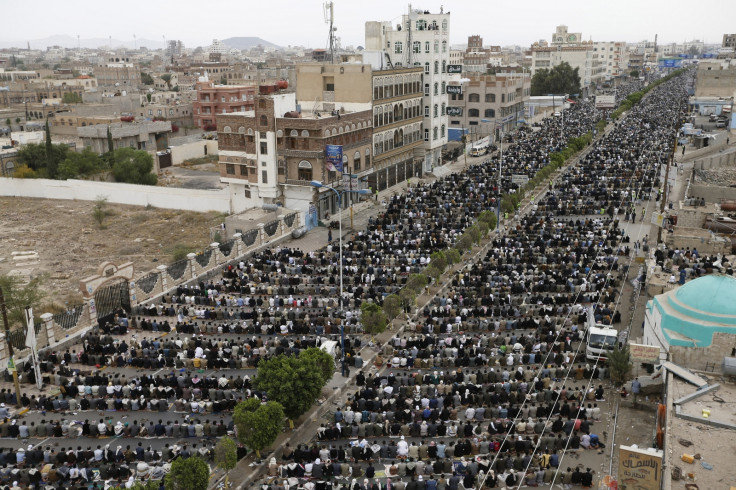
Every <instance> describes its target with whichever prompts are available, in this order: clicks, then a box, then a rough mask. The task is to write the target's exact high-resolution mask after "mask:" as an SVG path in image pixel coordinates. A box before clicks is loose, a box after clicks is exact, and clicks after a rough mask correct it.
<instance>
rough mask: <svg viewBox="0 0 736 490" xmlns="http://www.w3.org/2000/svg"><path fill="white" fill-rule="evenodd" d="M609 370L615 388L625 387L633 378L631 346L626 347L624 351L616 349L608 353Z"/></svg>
mask: <svg viewBox="0 0 736 490" xmlns="http://www.w3.org/2000/svg"><path fill="white" fill-rule="evenodd" d="M607 357H608V368H609V369H610V373H611V382H612V383H613V384H614V386H617V387H620V386H623V384H624V383H626V382H627V381H628V380H629V377H630V376H631V354H630V352H629V346H628V345H625V346H624V348H623V349H619V348H618V346H616V349H614V350H613V351H611V352H609V353H608V356H607Z"/></svg>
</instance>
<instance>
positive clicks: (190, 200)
mask: <svg viewBox="0 0 736 490" xmlns="http://www.w3.org/2000/svg"><path fill="white" fill-rule="evenodd" d="M0 196H12V197H37V198H43V199H69V200H80V201H94V200H96V199H97V198H98V196H105V197H107V200H108V202H112V203H117V204H131V205H134V206H147V205H149V204H150V205H151V206H154V207H157V208H166V209H180V210H183V211H198V212H206V211H219V212H221V213H228V214H229V213H230V193H229V191H228V189H218V190H198V189H181V188H173V187H157V186H147V185H134V184H120V183H116V182H91V181H87V180H48V179H10V178H0Z"/></svg>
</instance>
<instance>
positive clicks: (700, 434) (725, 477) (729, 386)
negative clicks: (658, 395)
mask: <svg viewBox="0 0 736 490" xmlns="http://www.w3.org/2000/svg"><path fill="white" fill-rule="evenodd" d="M710 378H711V379H710V383H711V384H715V383H720V388H719V389H718V390H715V391H711V392H709V393H706V394H704V395H702V396H700V397H698V398H695V399H694V400H691V401H689V402H687V403H683V404H682V405H680V407H681V411H682V413H684V414H687V415H691V416H694V417H697V418H698V419H701V420H703V421H706V420H713V421H718V422H725V423H728V424H734V425H736V412H734V410H733V406H734V403H736V385H735V384H733V383H726V382H724V381H723V379H715V377H714V376H711V377H710ZM718 378H720V376H718ZM695 391H696V388H695V387H694V386H693V385H691V384H689V383H687V382H686V381H683V380H682V379H680V378H678V377H677V376H674V377H673V383H672V393H671V394H670V396H672V397H673V399H674V400H677V399H679V398H682V397H684V396H687V395H689V394H691V393H694V392H695ZM721 400H722V402H721ZM703 410H709V411H710V415H709V416H708V417H707V418H705V417H704V416H703ZM668 416H669V417H670V418H671V424H669V430H670V437H669V441H670V447H669V448H668V451H667V455H666V459H667V460H668V461H667V465H666V467H665V468H666V469H665V472H666V473H665V475H664V478H665V479H669V478H670V471H671V470H672V469H673V468H674V467H675V466H679V467H680V468H681V469H682V474H683V475H687V474H688V473H694V474H695V481H694V482H692V481H691V480H686V482H692V483H696V484H697V485H698V487H699V488H708V489H717V488H729V486H732V487H733V486H736V472H734V471H733V464H734V452H735V451H736V431H734V430H730V429H724V428H719V427H713V426H710V425H707V424H705V423H702V424H699V423H697V422H693V421H691V420H685V419H683V418H680V417H677V416H675V414H674V413H672V412H670V413H669V414H668ZM681 439H682V440H686V441H690V442H692V445H691V446H689V447H685V446H684V445H682V444H680V442H679V441H680V440H681ZM683 454H690V455H695V454H700V456H701V459H700V460H695V462H694V463H693V464H688V463H685V462H684V461H682V459H681V457H682V455H683ZM702 462H705V463H707V464H708V465H710V466H712V467H713V469H712V470H708V469H706V468H705V467H703V465H702ZM682 487H683V482H682V481H680V482H674V481H673V482H672V488H682Z"/></svg>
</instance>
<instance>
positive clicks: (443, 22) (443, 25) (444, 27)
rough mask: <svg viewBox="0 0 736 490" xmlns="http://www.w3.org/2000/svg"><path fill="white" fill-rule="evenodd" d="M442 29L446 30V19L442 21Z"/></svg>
mask: <svg viewBox="0 0 736 490" xmlns="http://www.w3.org/2000/svg"><path fill="white" fill-rule="evenodd" d="M442 31H443V32H447V20H443V21H442Z"/></svg>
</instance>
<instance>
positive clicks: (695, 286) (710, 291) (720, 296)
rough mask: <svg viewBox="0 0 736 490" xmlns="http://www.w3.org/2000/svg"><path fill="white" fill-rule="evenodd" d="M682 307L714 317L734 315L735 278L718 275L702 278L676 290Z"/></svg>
mask: <svg viewBox="0 0 736 490" xmlns="http://www.w3.org/2000/svg"><path fill="white" fill-rule="evenodd" d="M675 297H676V298H677V300H678V301H679V302H680V303H682V304H683V305H686V306H689V307H690V308H692V309H695V310H700V311H703V312H708V313H713V314H715V315H736V278H733V277H731V276H726V275H720V274H712V275H708V276H703V277H701V278H698V279H695V280H693V281H690V282H687V283H685V284H684V285H683V286H681V287H680V288H678V289H677V291H676V292H675Z"/></svg>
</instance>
